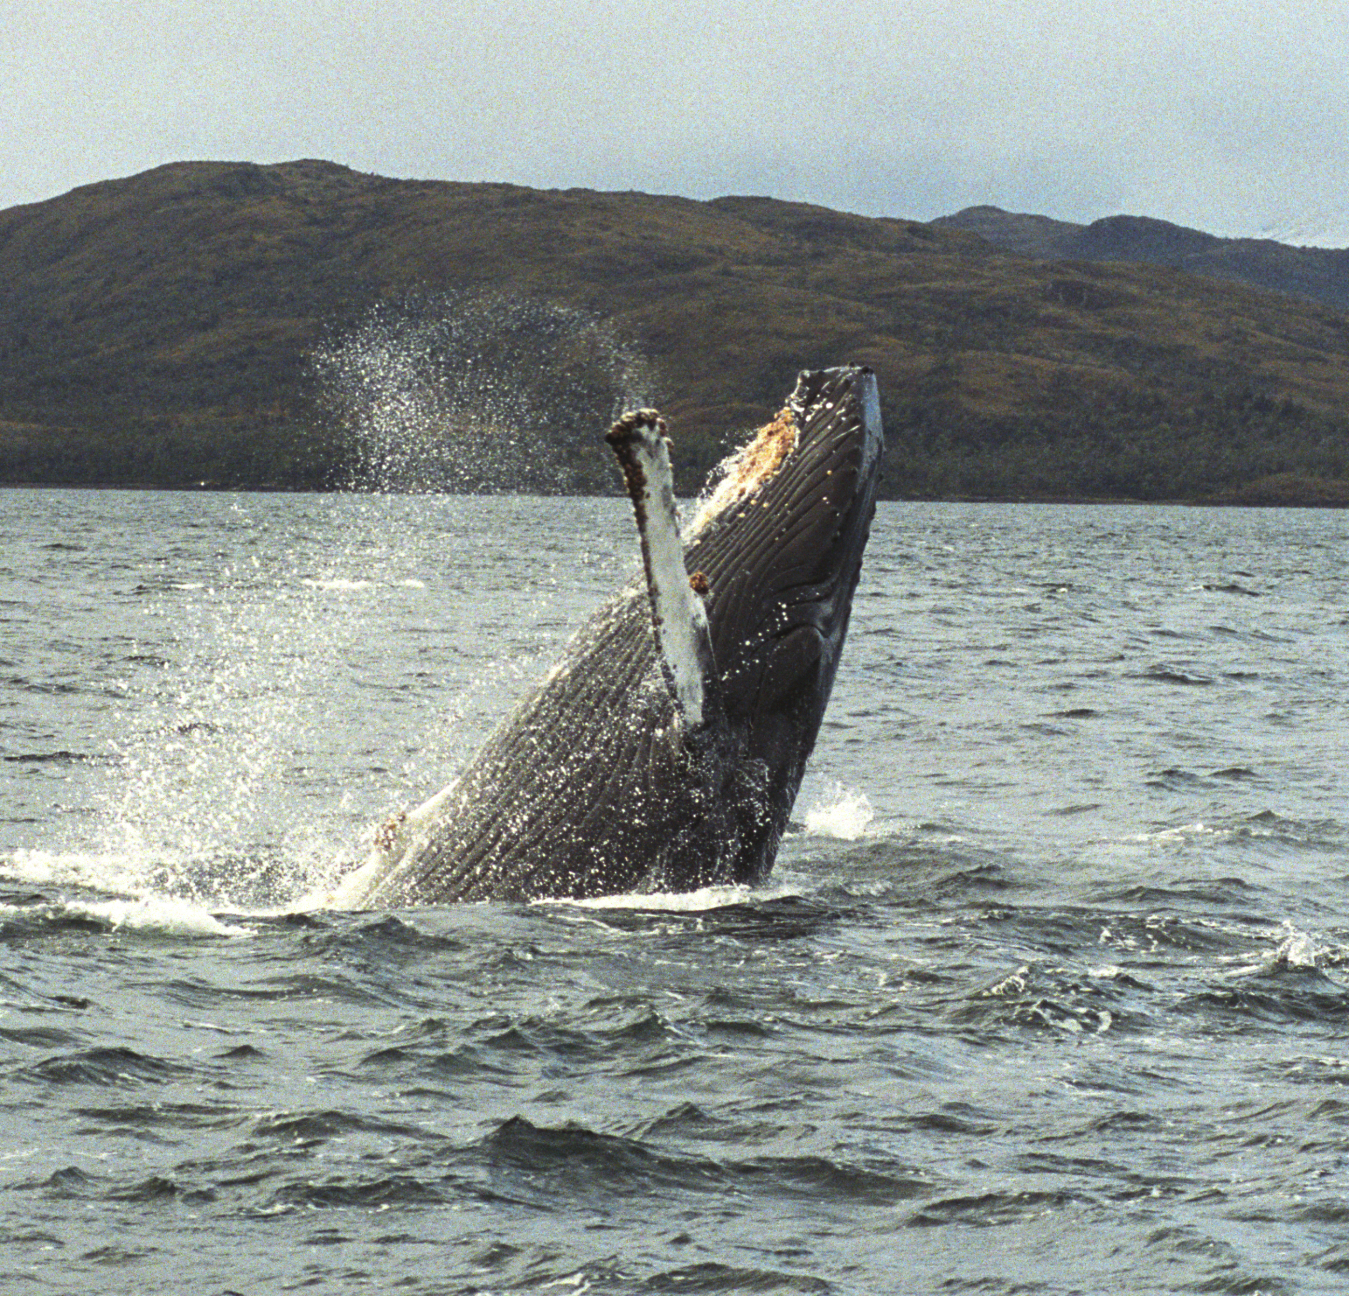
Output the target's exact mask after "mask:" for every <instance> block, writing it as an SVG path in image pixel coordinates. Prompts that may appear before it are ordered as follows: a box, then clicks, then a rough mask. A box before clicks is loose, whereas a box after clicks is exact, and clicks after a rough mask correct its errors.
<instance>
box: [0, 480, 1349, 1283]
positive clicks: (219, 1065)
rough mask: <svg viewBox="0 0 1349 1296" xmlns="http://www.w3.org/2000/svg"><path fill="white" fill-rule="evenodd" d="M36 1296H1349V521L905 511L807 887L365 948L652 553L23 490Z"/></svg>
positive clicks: (481, 526)
mask: <svg viewBox="0 0 1349 1296" xmlns="http://www.w3.org/2000/svg"><path fill="white" fill-rule="evenodd" d="M0 535H3V547H0V680H3V691H2V692H0V707H3V710H0V755H2V756H3V763H0V779H3V785H2V786H3V794H2V795H0V1290H2V1291H4V1292H11V1291H13V1292H21V1291H33V1292H42V1291H50V1292H61V1293H66V1292H71V1293H74V1292H79V1293H86V1292H88V1293H95V1292H109V1293H111V1292H119V1293H121V1292H137V1293H160V1292H162V1293H180V1292H182V1291H185V1290H191V1291H193V1292H196V1293H201V1296H223V1293H227V1292H235V1293H249V1294H250V1296H251V1294H252V1293H263V1292H267V1293H270V1292H282V1291H291V1290H299V1289H304V1290H312V1291H332V1292H342V1293H347V1292H361V1291H372V1292H373V1291H379V1292H408V1293H488V1292H508V1291H550V1292H563V1293H565V1292H594V1293H611V1292H612V1293H626V1292H713V1291H727V1292H741V1291H759V1292H858V1293H863V1292H866V1293H873V1292H904V1293H909V1292H914V1293H918V1292H958V1291H976V1292H1014V1291H1016V1292H1030V1291H1033V1292H1047V1293H1068V1292H1093V1293H1094V1292H1101V1293H1107V1292H1109V1293H1113V1292H1122V1291H1127V1292H1200V1291H1202V1292H1233V1293H1237V1292H1243V1293H1252V1292H1257V1291H1259V1292H1268V1293H1285V1292H1289V1293H1291V1292H1321V1291H1334V1290H1340V1289H1342V1287H1343V1285H1344V1284H1345V1283H1346V1282H1347V1281H1349V1018H1347V1017H1346V1010H1347V1009H1349V969H1347V968H1346V957H1349V955H1347V953H1346V950H1347V947H1349V935H1347V934H1346V933H1349V895H1347V894H1346V882H1347V881H1349V792H1347V791H1346V788H1347V787H1349V772H1347V770H1349V761H1347V760H1346V755H1347V754H1349V739H1346V733H1347V732H1349V724H1347V723H1346V705H1345V697H1346V693H1347V692H1349V609H1347V607H1346V594H1345V581H1344V572H1345V559H1346V542H1347V541H1349V518H1347V517H1346V516H1345V515H1344V514H1342V513H1336V512H1302V511H1265V510H1224V511H1217V510H1213V511H1205V510H1197V509H1189V508H1182V507H1164V508H1130V507H1066V506H1065V507H1049V506H993V505H928V504H883V505H882V506H881V507H880V509H879V512H878V516H877V521H876V526H875V530H874V532H873V535H872V539H871V545H870V549H869V551H868V555H867V561H866V565H865V568H864V570H863V574H862V582H861V586H860V587H859V590H858V593H857V598H856V601H855V603H854V608H853V618H852V629H851V632H850V636H849V642H848V645H847V649H846V651H845V655H844V660H843V664H842V668H841V669H840V672H839V676H838V681H837V684H836V686H835V691H834V697H833V701H832V703H831V706H830V709H829V713H828V716H827V717H826V721H825V725H824V729H823V730H822V732H821V735H820V741H819V744H818V747H817V749H816V752H815V755H814V757H813V759H812V762H811V768H810V772H809V774H808V776H807V780H806V784H805V786H804V788H803V790H802V795H801V798H800V800H799V801H798V804H797V808H796V812H795V816H794V824H793V829H792V831H791V833H790V835H789V837H788V839H787V841H786V842H785V843H784V846H783V849H782V852H781V854H780V856H779V860H778V864H777V867H776V869H775V870H774V873H773V875H772V877H771V878H770V879H769V881H768V883H767V884H766V885H765V886H764V887H762V888H760V889H757V890H740V889H720V890H712V891H705V892H700V893H697V894H694V895H692V896H657V897H640V898H636V897H618V898H610V899H605V900H602V901H595V902H590V903H586V904H574V903H539V904H531V905H507V904H474V905H464V906H459V907H448V908H442V909H433V908H424V909H406V910H399V911H396V912H377V913H342V912H334V911H331V910H328V909H325V908H324V907H323V905H322V896H323V894H324V892H325V890H326V888H328V887H330V886H331V885H332V884H333V882H334V881H335V880H336V878H337V877H338V876H340V874H341V872H342V871H343V870H344V869H345V868H347V867H350V866H351V865H352V864H353V863H355V862H356V861H357V860H358V859H359V858H360V857H361V856H362V855H363V854H364V852H365V851H366V850H367V849H368V846H369V843H370V841H371V839H372V835H373V832H374V830H375V828H376V826H377V825H378V823H379V822H380V821H382V820H383V819H384V818H385V817H386V816H387V815H388V814H389V813H390V812H391V811H394V810H396V809H398V808H400V807H402V806H405V805H411V804H415V803H417V802H418V801H420V800H421V799H423V798H425V797H426V796H427V795H429V794H431V793H432V792H434V791H435V790H437V788H438V787H439V786H440V785H441V784H442V783H444V782H445V781H446V780H447V779H448V778H450V777H451V776H452V775H453V773H454V772H455V770H456V769H457V768H458V767H459V766H460V765H462V763H463V762H464V761H465V760H466V759H468V758H469V757H470V756H471V755H472V753H473V751H474V750H475V749H476V746H477V745H478V743H479V742H481V740H482V739H483V738H484V737H485V735H486V734H487V733H488V732H489V731H490V729H491V728H492V726H493V725H494V724H495V723H496V722H497V721H498V720H499V719H500V718H501V717H502V716H503V715H504V714H505V713H506V712H507V711H508V709H509V707H510V706H511V705H512V703H513V701H514V700H515V699H517V698H519V697H520V696H521V695H522V694H523V692H524V691H525V690H527V688H528V687H529V685H530V684H531V682H533V681H534V680H536V679H537V678H538V677H539V676H541V675H542V674H543V673H544V671H545V670H546V669H547V668H548V666H549V665H550V663H551V662H552V660H553V659H554V658H555V657H556V656H557V654H558V651H559V649H560V648H561V646H562V644H563V643H564V642H565V639H566V637H567V636H568V635H569V634H570V633H571V631H572V630H573V629H574V628H575V627H576V626H578V625H579V624H580V622H581V621H582V620H583V619H584V618H585V616H586V615H588V613H589V612H590V611H591V610H593V609H594V608H595V607H596V606H597V605H598V603H599V602H600V601H601V599H602V598H603V597H604V596H605V595H606V593H608V592H609V591H610V590H612V589H613V588H615V587H616V586H617V585H618V584H619V583H620V582H622V581H623V580H625V579H627V578H629V577H630V576H631V575H632V573H633V572H634V570H635V554H636V546H635V540H634V537H633V534H632V531H631V522H630V518H629V516H628V514H627V510H626V505H625V504H624V503H623V502H622V501H620V500H616V499H615V500H595V499H531V498H513V497H503V496H497V497H492V498H473V497H456V498H447V497H413V496H402V497H382V496H350V495H347V496H343V495H330V496H315V495H310V496H305V495H209V494H171V493H154V494H152V493H132V492H81V491H40V490H7V491H3V492H0Z"/></svg>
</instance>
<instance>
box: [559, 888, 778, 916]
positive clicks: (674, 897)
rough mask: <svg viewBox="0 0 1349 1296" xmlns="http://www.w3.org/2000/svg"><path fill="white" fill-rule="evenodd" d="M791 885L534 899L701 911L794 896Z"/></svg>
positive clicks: (585, 905)
mask: <svg viewBox="0 0 1349 1296" xmlns="http://www.w3.org/2000/svg"><path fill="white" fill-rule="evenodd" d="M800 894H801V892H800V891H799V890H798V889H796V888H795V887H791V886H787V885H781V886H776V887H772V888H764V887H750V886H710V887H700V888H699V889H698V890H697V891H680V892H675V891H656V892H650V893H647V892H642V893H637V892H633V893H630V894H628V895H613V896H595V897H594V898H593V899H590V900H567V899H557V900H535V901H533V902H532V903H533V904H540V905H571V906H575V907H577V908H580V909H643V910H658V911H660V912H662V913H702V912H704V911H706V910H709V909H725V908H728V907H729V906H731V905H742V904H749V903H751V902H755V901H764V900H781V899H783V898H784V897H787V896H797V895H800Z"/></svg>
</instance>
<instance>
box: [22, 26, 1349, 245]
mask: <svg viewBox="0 0 1349 1296" xmlns="http://www.w3.org/2000/svg"><path fill="white" fill-rule="evenodd" d="M1347 83H1349V0H1247V3H1245V4H1236V3H1232V0H1221V2H1219V0H1215V2H1213V3H1209V2H1207V0H939V2H938V0H892V2H891V3H889V4H882V3H872V2H871V0H838V2H837V3H834V4H823V3H818V2H817V0H758V2H757V3H756V2H755V0H703V3H701V4H699V3H689V0H681V2H680V3H677V4H675V3H666V4H661V3H660V0H642V2H640V3H639V2H638V0H555V2H554V3H549V0H456V2H455V3H438V2H437V0H340V2H339V0H3V14H2V15H0V134H2V139H0V149H2V150H3V151H2V152H0V207H9V206H11V205H13V204H15V203H21V202H33V201H36V200H39V199H43V198H49V197H53V196H55V195H56V194H59V193H64V192H65V191H66V190H69V189H71V188H73V187H75V186H76V185H81V184H87V183H90V182H92V181H95V180H103V179H108V178H111V177H114V176H123V175H130V174H133V173H135V172H137V171H142V170H145V169H147V168H149V167H152V166H157V165H158V164H160V163H163V162H171V161H178V160H182V159H200V158H210V159H226V158H228V159H245V160H249V161H256V162H280V161H286V160H289V159H292V158H299V157H315V158H325V159H328V160H330V161H334V162H341V163H343V164H345V165H347V166H351V167H355V168H357V169H358V170H361V171H374V172H378V173H379V174H382V175H390V176H403V177H416V178H421V179H437V180H508V181H512V182H515V183H518V184H527V185H535V186H539V187H543V188H566V187H572V186H582V187H586V188H593V189H638V190H643V191H646V192H650V193H673V194H684V195H687V196H690V197H695V198H709V197H714V196H716V195H718V194H728V193H734V194H751V193H752V194H767V195H770V196H773V197H777V198H788V199H795V200H800V201H807V202H815V203H822V204H824V205H826V206H829V207H837V208H841V209H843V210H847V211H855V212H863V213H866V214H868V215H893V216H908V217H914V218H917V219H922V220H926V219H930V218H932V217H934V216H939V215H943V214H945V213H949V212H954V211H958V210H959V209H960V208H962V207H966V206H970V205H972V204H975V203H993V204H995V205H997V206H999V207H1005V208H1007V209H1009V210H1011V211H1029V212H1040V213H1043V214H1045V215H1049V216H1055V217H1058V218H1060V219H1063V220H1074V221H1089V220H1094V219H1095V218H1097V217H1099V216H1106V215H1111V214H1114V213H1117V212H1129V213H1134V214H1141V215H1149V216H1157V217H1161V218H1163V219H1166V220H1172V221H1177V222H1179V223H1181V224H1185V225H1193V226H1197V227H1199V228H1201V229H1205V230H1210V231H1212V232H1214V233H1218V234H1227V235H1259V234H1271V235H1272V236H1274V237H1280V238H1285V239H1287V240H1288V241H1293V242H1309V243H1311V242H1316V243H1323V244H1329V245H1333V246H1345V245H1349V179H1346V178H1347V177H1349V84H1347Z"/></svg>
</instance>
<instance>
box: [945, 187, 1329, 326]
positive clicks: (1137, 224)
mask: <svg viewBox="0 0 1349 1296" xmlns="http://www.w3.org/2000/svg"><path fill="white" fill-rule="evenodd" d="M932 223H933V224H934V225H937V226H941V227H943V228H946V229H958V230H963V231H965V232H967V233H970V234H977V235H978V236H979V237H980V238H982V239H987V240H988V242H990V243H992V244H993V245H994V246H996V247H999V248H1002V249H1004V250H1006V251H1009V252H1017V253H1019V254H1021V255H1022V256H1031V257H1040V258H1044V259H1046V260H1048V259H1053V260H1059V261H1138V262H1143V263H1145V264H1147V265H1164V266H1172V267H1173V268H1175V269H1177V270H1186V271H1188V272H1189V273H1190V274H1202V275H1211V276H1213V277H1214V278H1217V279H1229V280H1233V281H1235V282H1238V283H1248V284H1252V285H1254V286H1255V287H1257V288H1266V289H1269V290H1270V291H1271V292H1282V293H1289V294H1291V295H1293V296H1296V297H1306V298H1308V299H1310V300H1312V301H1320V302H1325V303H1326V304H1327V305H1329V306H1334V307H1335V308H1336V309H1337V310H1349V249H1339V248H1335V249H1331V248H1313V247H1290V246H1288V245H1287V244H1286V243H1276V242H1275V241H1274V240H1273V239H1229V238H1219V237H1218V236H1217V235H1214V234H1205V233H1203V232H1202V231H1201V230H1196V229H1188V228H1187V227H1185V226H1184V225H1172V224H1171V223H1170V222H1169V221H1163V220H1154V219H1153V218H1152V217H1150V216H1106V217H1103V218H1102V219H1101V220H1097V221H1093V222H1092V223H1091V224H1090V225H1074V224H1072V223H1071V222H1069V221H1058V220H1051V219H1050V218H1049V217H1047V216H1030V215H1025V214H1022V213H1019V212H1007V211H1003V210H1002V209H1001V208H1000V207H966V208H965V209H964V210H963V211H958V212H956V213H955V215H953V216H939V217H938V218H937V219H936V220H934V221H933V222H932Z"/></svg>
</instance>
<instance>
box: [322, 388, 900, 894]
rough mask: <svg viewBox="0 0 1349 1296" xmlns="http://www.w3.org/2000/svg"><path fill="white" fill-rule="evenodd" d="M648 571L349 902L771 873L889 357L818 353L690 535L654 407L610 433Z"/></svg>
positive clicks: (850, 546) (836, 609)
mask: <svg viewBox="0 0 1349 1296" xmlns="http://www.w3.org/2000/svg"><path fill="white" fill-rule="evenodd" d="M608 440H609V443H610V445H611V446H612V447H613V449H614V451H615V453H616V455H617V456H618V459H619V463H620V466H621V467H622V470H623V474H624V479H625V483H626V485H627V488H628V494H629V496H630V497H631V499H632V503H633V508H634V511H635V514H636V518H637V526H638V531H639V535H640V539H641V546H642V557H643V574H642V576H640V577H638V578H637V579H635V580H634V581H633V582H632V583H630V584H629V585H628V586H627V587H625V588H624V589H623V590H621V591H620V592H619V593H618V594H617V595H615V596H614V597H613V598H612V599H611V600H610V601H609V602H608V603H607V604H606V605H605V606H603V607H602V608H601V609H600V611H599V612H598V613H596V615H595V616H594V617H593V618H592V619H591V621H590V622H589V623H588V624H587V625H585V626H584V627H583V628H582V629H581V630H580V631H579V632H578V633H577V635H576V636H575V638H574V639H573V640H572V641H571V643H570V645H569V646H568V648H567V650H566V654H565V656H564V658H563V660H562V662H561V663H560V664H559V665H558V666H557V667H555V668H554V669H553V670H552V671H551V672H550V673H549V674H548V675H547V676H546V677H545V678H544V680H543V681H542V683H541V684H540V685H539V686H538V687H537V688H536V689H535V691H534V692H533V694H532V695H531V696H530V697H528V698H527V699H526V700H525V701H524V702H523V703H522V704H521V705H520V706H519V707H518V708H517V710H516V711H515V712H514V714H513V715H511V716H510V717H509V718H508V719H507V720H506V721H505V722H504V723H503V724H502V725H501V727H500V728H499V729H498V730H497V731H496V733H495V734H494V735H493V736H492V737H491V738H490V739H489V740H488V741H487V744H486V745H485V746H484V747H483V749H482V751H481V752H479V754H478V756H477V757H476V758H475V759H474V760H473V761H472V763H471V764H470V765H469V766H468V767H467V769H466V770H465V771H464V773H463V774H462V775H461V776H460V777H459V778H458V779H456V780H455V781H454V782H453V783H451V784H450V786H449V787H447V788H445V789H444V791H442V792H440V793H439V794H438V795H437V796H435V797H433V798H432V799H431V800H430V801H428V802H426V803H425V805H423V806H421V807H419V808H418V809H416V810H414V811H412V812H410V813H408V814H405V815H397V816H395V817H394V818H392V819H390V820H389V822H388V823H387V824H386V825H385V826H384V827H383V828H382V829H381V830H380V833H379V834H378V839H377V843H376V846H375V850H374V853H373V854H372V856H371V858H370V859H369V860H368V862H366V863H365V864H364V865H363V866H362V867H360V868H358V869H357V870H355V871H354V872H353V873H352V874H350V875H349V876H348V877H347V878H346V879H344V880H343V882H342V883H341V884H340V885H339V887H338V890H337V893H336V895H335V897H334V903H335V904H337V905H338V906H340V907H347V908H371V907H383V906H396V905H415V904H439V903H444V902H449V901H459V900H484V899H498V900H525V899H539V898H547V897H555V898H575V899H580V898H585V897H591V896H599V895H612V894H621V893H629V892H639V893H642V892H656V891H691V890H696V889H698V888H700V887H705V886H711V885H718V884H727V883H748V884H754V883H758V882H760V881H762V879H763V878H765V877H766V876H767V874H768V872H769V870H770V869H771V868H772V866H773V861H774V858H775V857H776V855H777V849H778V843H779V841H780V839H781V837H782V834H783V832H784V830H785V829H786V826H787V820H788V815H789V814H790V812H791V808H792V803H793V801H794V800H795V798H796V793H797V789H798V788H799V787H800V784H801V777H802V774H803V772H804V769H805V764H806V758H807V757H808V756H809V755H810V752H811V750H812V748H813V747H814V745H815V739H816V735H817V734H818V732H819V728H820V723H821V721H822V719H823V717H824V711H825V707H826V705H827V703H828V701H829V694H830V690H831V689H832V687H833V683H834V675H835V672H836V670H837V668H838V662H839V655H840V653H841V652H842V649H843V642H844V638H845V637H846V634H847V629H848V616H849V612H850V611H851V607H852V599H853V593H854V591H855V590H856V588H857V580H858V574H859V572H860V570H861V565H862V553H863V550H864V548H865V546H866V542H867V537H868V534H869V532H870V528H871V520H872V517H873V514H874V513H875V500H876V480H877V470H878V466H879V461H880V453H881V445H882V437H881V417H880V401H879V397H878V394H877V388H876V379H875V376H874V375H873V374H872V372H871V370H869V369H866V368H863V367H860V366H851V367H846V368H838V369H824V370H816V371H803V372H802V373H801V374H800V375H799V376H798V379H797V382H796V386H795V389H794V390H793V391H792V393H791V395H790V396H789V397H788V399H787V402H786V405H785V406H784V407H783V408H782V410H781V411H780V412H779V413H778V415H777V416H776V417H775V418H774V419H773V420H772V422H770V423H769V424H767V425H766V426H765V427H763V428H761V429H760V430H759V431H758V433H757V434H756V435H755V436H754V438H753V439H752V440H751V441H750V442H749V443H748V444H747V445H746V446H745V447H744V448H743V449H742V450H741V451H740V452H739V453H738V454H737V455H735V456H733V457H732V458H731V459H730V460H728V461H727V464H725V465H723V468H724V470H725V471H724V475H723V476H722V478H721V480H720V481H719V483H718V484H717V485H716V486H715V488H714V489H713V490H712V491H711V493H710V495H708V496H707V497H706V499H705V502H704V503H703V504H702V507H701V508H700V509H699V511H698V513H697V515H696V516H695V517H694V519H693V521H692V522H691V523H690V525H689V526H688V528H687V530H686V531H685V532H684V534H683V535H682V536H681V534H680V530H679V524H678V518H677V514H676V509H675V503H674V497H673V491H672V482H671V471H670V460H669V449H668V447H669V443H668V440H667V439H666V435H665V425H664V423H663V421H662V420H661V418H660V416H659V415H658V414H657V413H656V412H655V411H654V410H639V411H635V412H633V413H629V414H626V415H624V416H623V418H622V419H620V420H619V421H618V422H617V423H616V424H615V425H614V427H613V429H612V430H611V431H610V433H609V435H608Z"/></svg>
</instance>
